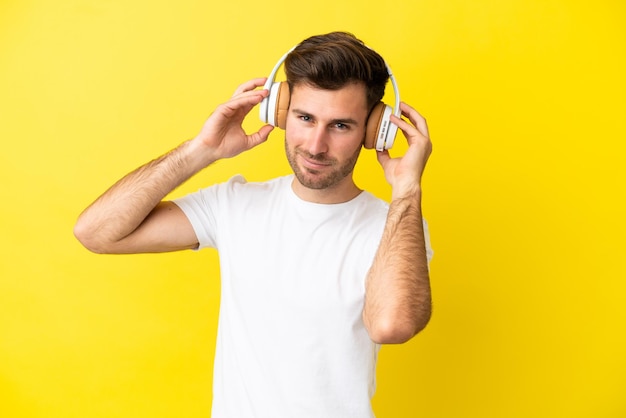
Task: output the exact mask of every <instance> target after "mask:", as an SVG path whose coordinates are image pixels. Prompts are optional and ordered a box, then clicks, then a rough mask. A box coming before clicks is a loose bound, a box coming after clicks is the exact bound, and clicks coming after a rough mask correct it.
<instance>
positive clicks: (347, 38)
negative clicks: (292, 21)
mask: <svg viewBox="0 0 626 418" xmlns="http://www.w3.org/2000/svg"><path fill="white" fill-rule="evenodd" d="M285 74H286V76H287V83H288V84H289V87H290V89H291V90H292V91H293V87H294V86H295V85H297V84H300V83H305V84H310V85H312V86H314V87H318V88H321V89H326V90H338V89H340V88H342V87H344V86H345V85H346V84H348V83H355V82H356V83H358V82H362V83H363V84H364V85H365V89H366V97H367V105H368V110H371V109H372V108H373V107H374V105H376V103H378V102H379V101H380V100H382V98H383V95H384V94H385V85H386V84H387V80H388V79H389V73H388V71H387V67H386V65H385V60H383V58H382V57H381V56H380V55H379V54H378V53H377V52H376V51H374V50H373V49H370V48H368V47H367V46H366V45H365V44H364V43H363V42H362V41H360V40H359V39H357V38H356V37H355V36H354V35H353V34H351V33H348V32H331V33H328V34H325V35H316V36H312V37H310V38H307V39H305V40H304V41H302V43H300V45H298V46H297V47H296V48H295V49H294V50H293V51H292V52H291V53H290V54H289V55H288V56H287V58H286V59H285Z"/></svg>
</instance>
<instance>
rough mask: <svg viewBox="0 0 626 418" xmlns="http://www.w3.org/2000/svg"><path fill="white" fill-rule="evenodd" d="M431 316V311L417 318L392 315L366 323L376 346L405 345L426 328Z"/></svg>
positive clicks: (424, 312)
mask: <svg viewBox="0 0 626 418" xmlns="http://www.w3.org/2000/svg"><path fill="white" fill-rule="evenodd" d="M430 316H431V311H430V309H428V310H425V311H423V312H421V314H420V315H419V316H418V317H417V318H415V317H414V318H403V317H402V316H399V315H392V316H389V317H387V318H379V319H377V320H376V321H374V322H371V323H369V324H367V323H366V327H367V331H368V333H369V336H370V339H371V340H372V341H373V342H375V343H376V344H403V343H406V342H407V341H409V340H410V339H411V338H413V337H414V336H416V335H417V334H418V333H420V332H421V331H422V330H423V329H424V328H426V325H428V322H429V321H430Z"/></svg>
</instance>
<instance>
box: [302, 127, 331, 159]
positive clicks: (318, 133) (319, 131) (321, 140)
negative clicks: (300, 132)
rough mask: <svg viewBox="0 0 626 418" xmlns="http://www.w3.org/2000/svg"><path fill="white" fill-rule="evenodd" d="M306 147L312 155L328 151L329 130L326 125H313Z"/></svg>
mask: <svg viewBox="0 0 626 418" xmlns="http://www.w3.org/2000/svg"><path fill="white" fill-rule="evenodd" d="M305 148H306V150H307V151H308V152H309V153H310V154H311V155H319V154H324V153H325V152H327V151H328V132H327V131H326V127H324V126H320V125H316V126H315V127H312V128H311V129H310V131H309V136H308V138H307V140H306V144H305Z"/></svg>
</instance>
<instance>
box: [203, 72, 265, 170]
mask: <svg viewBox="0 0 626 418" xmlns="http://www.w3.org/2000/svg"><path fill="white" fill-rule="evenodd" d="M265 80H266V79H265V78H255V79H253V80H250V81H247V82H245V83H243V84H241V85H240V86H239V87H237V89H236V90H235V93H234V94H233V96H232V97H231V98H230V100H229V101H227V102H226V103H223V104H221V105H219V106H218V107H217V108H216V109H215V111H214V112H213V113H212V114H211V116H210V117H209V119H208V120H207V121H206V122H205V123H204V126H203V127H202V130H201V131H200V133H199V134H198V136H197V137H196V138H195V139H194V141H195V142H200V143H201V144H202V145H203V146H204V147H207V148H208V149H209V150H211V152H212V159H213V160H218V159H220V158H229V157H234V156H235V155H237V154H239V153H241V152H243V151H246V150H249V149H251V148H253V147H255V146H257V145H259V144H261V143H263V142H265V141H266V140H267V138H268V136H269V134H270V132H271V131H272V129H274V127H273V126H271V125H265V126H263V127H262V128H261V129H259V130H258V131H257V132H254V133H252V134H246V132H245V131H244V130H243V128H242V126H241V125H242V123H243V120H244V119H245V117H246V116H247V115H248V113H249V112H250V111H251V110H252V108H253V107H254V106H256V105H257V104H259V103H261V101H262V100H263V99H264V98H265V97H266V96H267V95H268V94H269V92H268V91H267V90H266V89H264V90H256V88H257V87H260V86H263V84H264V83H265Z"/></svg>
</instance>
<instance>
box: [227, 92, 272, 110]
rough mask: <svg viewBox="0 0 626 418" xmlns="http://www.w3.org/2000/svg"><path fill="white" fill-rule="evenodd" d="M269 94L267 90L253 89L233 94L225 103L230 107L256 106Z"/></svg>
mask: <svg viewBox="0 0 626 418" xmlns="http://www.w3.org/2000/svg"><path fill="white" fill-rule="evenodd" d="M268 94H269V92H268V91H267V90H251V91H246V92H243V93H241V94H239V95H237V96H233V97H232V98H231V99H230V100H229V101H228V102H226V103H224V105H225V106H226V107H227V108H229V109H233V110H235V109H241V108H245V107H248V106H249V107H250V108H252V107H254V106H256V105H257V104H259V103H261V101H262V100H263V99H264V98H265V97H266V96H267V95H268Z"/></svg>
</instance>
